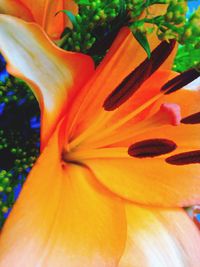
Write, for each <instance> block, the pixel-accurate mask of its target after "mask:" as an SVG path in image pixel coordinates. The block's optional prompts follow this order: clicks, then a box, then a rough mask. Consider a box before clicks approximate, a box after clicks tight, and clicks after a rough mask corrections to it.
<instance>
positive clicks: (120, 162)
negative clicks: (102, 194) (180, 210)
mask: <svg viewBox="0 0 200 267" xmlns="http://www.w3.org/2000/svg"><path fill="white" fill-rule="evenodd" d="M114 151H115V150H114ZM124 151H126V150H124ZM115 153H116V152H114V153H113V158H106V156H105V158H103V159H87V160H83V162H84V163H85V164H87V166H89V167H90V168H91V170H92V172H93V173H94V174H95V176H96V177H97V179H98V180H99V181H100V182H101V183H102V184H103V185H104V186H106V187H107V188H108V189H109V190H110V191H112V192H114V193H116V194H117V195H119V196H121V197H123V198H125V199H128V200H131V201H133V202H135V203H140V204H146V205H153V206H162V207H173V206H181V207H184V206H186V207H187V206H190V205H193V204H198V203H200V179H199V176H200V168H199V165H198V164H191V165H190V166H188V165H184V166H175V165H171V164H168V163H167V162H165V158H167V156H166V155H165V157H164V156H163V157H161V156H160V157H157V158H145V159H144V158H130V157H129V158H128V157H127V158H125V156H122V157H121V158H120V156H118V158H114V156H115ZM126 153H127V152H126ZM94 155H95V154H94ZM94 157H95V156H94ZM191 184H192V185H193V186H191Z"/></svg>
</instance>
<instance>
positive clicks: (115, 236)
mask: <svg viewBox="0 0 200 267" xmlns="http://www.w3.org/2000/svg"><path fill="white" fill-rule="evenodd" d="M62 129H64V126H63V125H62V124H61V127H60V126H58V129H57V130H56V132H55V134H54V135H53V136H52V138H51V139H50V142H49V144H48V146H47V147H46V148H45V150H44V151H43V153H42V154H41V156H40V158H39V159H38V161H37V163H36V164H35V166H34V167H33V169H32V171H31V173H30V175H29V177H28V178H27V181H26V183H25V185H24V187H23V189H22V192H21V194H20V196H19V198H18V200H17V202H16V204H15V206H14V208H13V210H12V211H11V214H10V216H9V218H8V220H7V221H6V223H5V226H4V228H3V230H2V233H1V237H0V267H5V266H6V267H13V266H15V267H27V266H29V267H35V266H37V267H43V266H46V267H47V266H48V267H56V266H59V267H66V266H70V267H80V266H83V267H88V266H91V267H99V266H102V267H116V266H117V264H118V262H119V259H120V257H121V255H122V251H123V249H124V245H125V236H126V222H125V212H124V206H123V205H122V203H121V202H120V200H119V199H117V198H116V197H115V196H113V195H112V194H110V193H109V192H106V190H104V189H103V188H102V187H101V186H100V185H99V184H98V183H97V182H96V181H95V179H94V177H93V175H92V174H91V172H90V171H89V170H87V169H85V168H84V167H81V166H77V165H74V164H69V165H68V164H65V163H61V160H60V157H61V151H60V147H59V145H60V143H59V142H60V141H62V143H63V140H62V137H63V133H62V131H63V130H62Z"/></svg>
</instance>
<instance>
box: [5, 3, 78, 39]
mask: <svg viewBox="0 0 200 267" xmlns="http://www.w3.org/2000/svg"><path fill="white" fill-rule="evenodd" d="M63 9H65V10H69V11H71V12H72V13H74V14H76V13H77V11H78V6H77V4H76V3H75V2H74V1H72V0H67V1H66V0H65V1H64V0H56V1H54V0H53V1H52V0H35V1H32V0H0V13H1V14H7V15H12V16H15V17H19V18H22V19H24V20H25V21H29V22H31V21H32V22H36V23H38V24H39V25H41V26H42V28H43V29H44V30H45V31H46V32H47V33H48V34H49V36H50V37H51V38H52V39H59V37H60V35H61V33H62V32H63V30H64V28H65V27H66V26H70V25H71V23H70V21H69V20H68V18H67V16H66V15H65V14H62V13H60V14H59V15H57V16H55V14H56V13H57V12H58V11H60V10H63Z"/></svg>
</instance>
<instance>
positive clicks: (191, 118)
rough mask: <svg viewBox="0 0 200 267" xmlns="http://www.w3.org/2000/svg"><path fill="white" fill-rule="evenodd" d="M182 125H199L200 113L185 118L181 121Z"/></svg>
mask: <svg viewBox="0 0 200 267" xmlns="http://www.w3.org/2000/svg"><path fill="white" fill-rule="evenodd" d="M181 123H184V124H198V123H200V112H197V113H194V114H192V115H190V116H188V117H185V118H183V119H182V120H181Z"/></svg>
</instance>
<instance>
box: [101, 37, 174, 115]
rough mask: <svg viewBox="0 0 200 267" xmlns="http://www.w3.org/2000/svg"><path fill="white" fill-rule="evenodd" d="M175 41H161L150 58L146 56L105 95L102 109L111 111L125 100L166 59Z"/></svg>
mask: <svg viewBox="0 0 200 267" xmlns="http://www.w3.org/2000/svg"><path fill="white" fill-rule="evenodd" d="M175 43H176V42H175V40H171V41H170V43H168V42H166V41H163V42H161V44H160V45H158V46H157V47H156V48H155V49H154V50H153V52H152V53H151V58H150V59H149V58H146V59H145V60H144V61H143V62H142V63H141V64H140V65H139V66H138V67H137V68H136V69H135V70H133V71H132V72H131V73H130V74H129V75H128V76H127V77H126V78H125V79H124V80H123V81H122V82H121V83H120V84H119V86H118V87H117V88H116V89H115V90H114V91H113V92H112V93H111V94H110V95H109V96H108V97H107V99H106V100H105V102H104V104H103V107H104V109H105V110H107V111H113V110H115V109H116V108H118V107H119V106H121V105H122V104H123V103H124V102H126V101H127V100H128V99H129V98H130V97H131V96H132V95H133V94H134V93H135V92H136V91H137V90H138V89H139V87H140V86H141V85H142V84H143V83H144V82H145V81H146V80H147V79H148V78H149V77H150V76H151V75H152V74H153V73H154V72H155V71H156V70H157V69H158V68H159V67H160V66H161V64H162V63H163V62H164V61H165V60H166V59H167V57H168V56H169V55H170V53H171V52H172V50H173V48H174V46H175Z"/></svg>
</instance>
